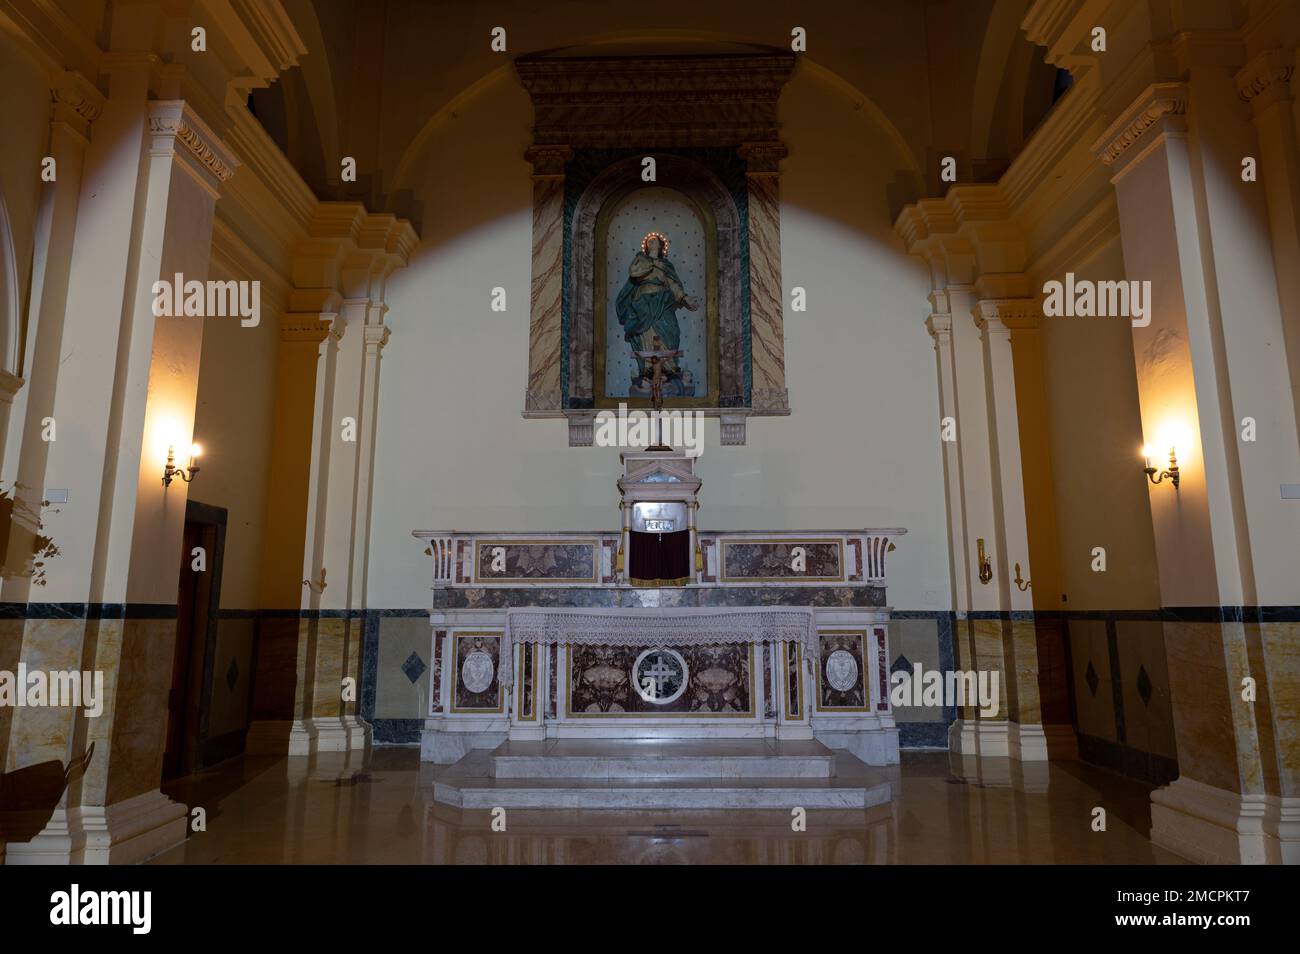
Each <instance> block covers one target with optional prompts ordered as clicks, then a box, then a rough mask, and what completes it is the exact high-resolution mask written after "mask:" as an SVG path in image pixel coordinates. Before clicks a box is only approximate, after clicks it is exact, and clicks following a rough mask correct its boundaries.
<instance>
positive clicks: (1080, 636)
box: [1069, 619, 1118, 742]
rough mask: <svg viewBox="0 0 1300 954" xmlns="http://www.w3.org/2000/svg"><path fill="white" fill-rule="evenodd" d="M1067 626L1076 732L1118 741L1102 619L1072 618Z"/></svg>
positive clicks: (1104, 628)
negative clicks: (1077, 724) (1090, 675)
mask: <svg viewBox="0 0 1300 954" xmlns="http://www.w3.org/2000/svg"><path fill="white" fill-rule="evenodd" d="M1069 626H1070V664H1071V669H1072V671H1073V672H1074V706H1075V714H1076V718H1077V719H1078V723H1079V731H1080V732H1082V733H1083V734H1084V735H1090V736H1093V737H1095V738H1098V739H1105V740H1107V741H1110V742H1115V741H1118V734H1117V730H1116V724H1115V706H1114V703H1113V700H1112V696H1111V690H1110V686H1111V676H1110V652H1109V649H1108V647H1107V642H1106V623H1105V622H1104V621H1102V620H1092V619H1072V620H1070V621H1069ZM1089 666H1091V667H1092V672H1093V674H1094V676H1093V679H1092V680H1090V679H1089V677H1088V671H1089ZM1094 682H1095V686H1096V688H1095V689H1094V688H1093V683H1094Z"/></svg>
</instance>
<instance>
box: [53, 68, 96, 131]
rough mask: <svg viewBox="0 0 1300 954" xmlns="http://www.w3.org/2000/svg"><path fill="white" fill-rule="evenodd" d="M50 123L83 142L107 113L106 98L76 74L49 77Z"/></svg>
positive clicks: (80, 75) (62, 72)
mask: <svg viewBox="0 0 1300 954" xmlns="http://www.w3.org/2000/svg"><path fill="white" fill-rule="evenodd" d="M50 104H51V105H50V120H51V122H54V123H62V124H64V125H65V126H67V127H68V128H69V129H71V130H72V131H73V132H74V133H76V134H77V135H78V136H80V137H81V138H82V139H86V140H88V139H89V138H90V129H91V125H92V124H93V123H94V122H95V120H96V119H98V118H99V115H100V113H101V112H103V109H104V94H103V93H101V92H100V91H99V89H98V88H97V87H96V86H95V84H94V83H92V82H91V81H90V80H88V79H86V77H85V76H83V75H82V74H81V73H78V72H77V71H75V70H58V71H57V72H55V73H54V74H53V75H52V76H51V77H50Z"/></svg>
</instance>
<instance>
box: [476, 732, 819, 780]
mask: <svg viewBox="0 0 1300 954" xmlns="http://www.w3.org/2000/svg"><path fill="white" fill-rule="evenodd" d="M834 768H835V753H834V752H833V751H831V750H830V749H828V748H827V747H826V746H824V745H822V744H821V743H820V742H814V741H808V742H777V741H775V740H772V741H767V740H763V739H726V740H722V739H717V740H704V741H673V742H661V741H654V740H647V741H640V740H631V741H623V740H585V739H560V740H555V741H550V742H506V743H504V744H503V745H501V746H499V747H498V748H497V749H495V750H494V751H493V752H492V760H491V774H492V777H493V778H498V779H507V778H509V779H522V778H569V779H575V778H581V779H600V778H608V779H616V778H617V779H647V778H695V779H724V778H725V779H738V778H766V779H775V778H803V779H816V778H821V779H825V778H830V777H831V776H832V775H833V774H834Z"/></svg>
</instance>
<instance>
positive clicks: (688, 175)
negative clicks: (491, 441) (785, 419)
mask: <svg viewBox="0 0 1300 954" xmlns="http://www.w3.org/2000/svg"><path fill="white" fill-rule="evenodd" d="M639 168H640V167H639V164H637V161H636V158H635V157H632V162H628V161H626V160H622V161H618V162H615V163H613V164H612V165H610V166H609V167H607V168H606V169H605V170H604V171H603V172H601V173H600V174H599V175H597V176H596V177H595V178H594V179H593V180H592V182H591V183H590V185H588V187H587V188H586V189H585V190H583V193H582V195H581V197H580V199H579V200H578V202H577V204H576V208H575V210H574V214H573V217H572V222H571V228H572V236H573V252H574V254H573V269H572V274H571V282H572V284H571V286H570V288H571V296H570V301H571V312H570V314H571V316H572V321H571V326H570V341H569V344H570V350H569V361H570V365H569V374H568V376H567V377H568V383H569V391H570V398H571V400H570V404H571V406H580V407H581V406H586V407H594V408H607V407H608V408H612V407H617V406H618V405H619V404H621V403H622V404H627V405H629V406H632V407H649V406H650V404H651V387H652V386H651V368H650V366H649V363H648V361H647V360H646V359H645V358H644V357H638V356H637V355H638V353H640V354H642V355H644V354H645V353H647V352H681V353H680V355H678V356H676V357H671V358H665V359H664V360H663V361H662V363H661V367H660V373H661V374H662V376H663V383H662V397H663V402H664V405H665V406H667V407H674V406H676V407H684V408H685V407H698V408H718V407H725V406H738V405H741V404H743V403H744V372H743V368H742V367H741V366H740V363H739V358H740V355H741V354H742V353H743V351H744V349H743V347H742V341H741V336H742V320H741V311H742V302H741V288H740V226H739V222H740V217H739V213H738V211H737V209H736V206H735V202H734V201H733V199H732V197H731V195H730V193H728V192H727V190H726V189H725V188H724V187H723V186H722V184H721V183H720V182H719V181H718V180H717V178H716V177H715V176H714V175H713V174H712V172H711V171H710V170H709V169H708V168H707V167H705V166H703V165H702V164H700V163H696V162H694V161H692V160H690V159H686V158H684V157H680V156H670V155H665V156H661V157H659V167H658V168H659V175H658V180H657V181H656V182H654V183H643V182H641V181H640V176H639Z"/></svg>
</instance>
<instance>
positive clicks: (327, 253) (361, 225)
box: [291, 202, 418, 303]
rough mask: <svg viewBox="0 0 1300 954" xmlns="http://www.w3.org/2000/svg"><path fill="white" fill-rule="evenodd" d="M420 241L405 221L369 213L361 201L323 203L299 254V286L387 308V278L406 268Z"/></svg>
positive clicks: (296, 284)
mask: <svg viewBox="0 0 1300 954" xmlns="http://www.w3.org/2000/svg"><path fill="white" fill-rule="evenodd" d="M417 241H418V239H417V237H416V234H415V230H414V229H412V228H411V224H410V223H409V222H407V221H406V220H405V219H399V218H397V217H396V216H394V215H392V214H390V213H386V212H384V213H379V212H367V211H366V208H365V206H363V205H361V204H360V203H359V202H321V203H319V204H318V205H317V207H316V211H315V213H314V214H313V216H312V220H311V223H310V225H309V227H308V234H307V237H306V238H305V239H303V240H302V241H301V242H300V243H299V244H298V246H297V247H296V249H295V250H294V255H293V264H292V266H291V272H292V280H293V284H294V287H295V288H328V289H333V290H335V291H337V292H338V293H339V294H340V295H341V296H342V298H344V299H345V300H349V301H359V300H366V301H370V302H375V303H383V301H384V294H385V289H386V283H387V280H388V277H389V276H390V275H391V274H392V273H393V272H394V271H396V270H397V269H399V268H402V267H404V266H405V265H406V263H407V262H408V261H409V259H410V253H411V251H412V250H413V249H414V248H415V245H416V242H417Z"/></svg>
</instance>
